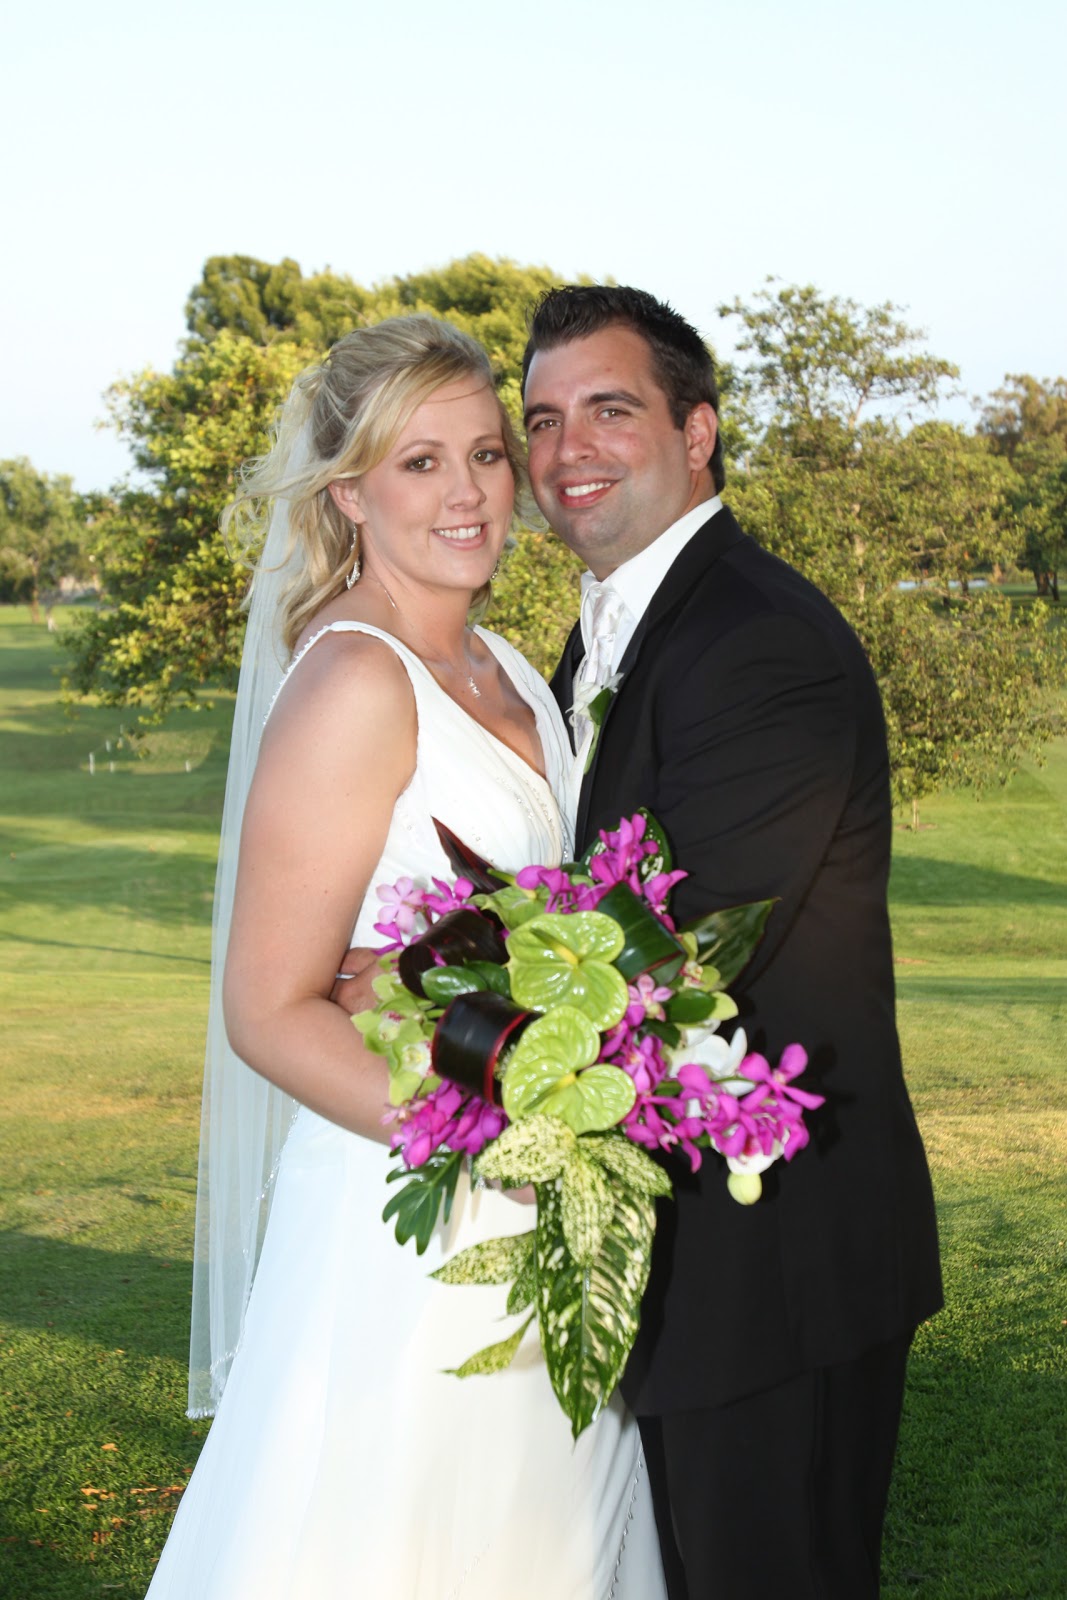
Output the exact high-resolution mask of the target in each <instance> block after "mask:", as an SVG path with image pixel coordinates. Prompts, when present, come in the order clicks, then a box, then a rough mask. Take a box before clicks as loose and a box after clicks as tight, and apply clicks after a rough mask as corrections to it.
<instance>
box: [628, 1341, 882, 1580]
mask: <svg viewBox="0 0 1067 1600" xmlns="http://www.w3.org/2000/svg"><path fill="white" fill-rule="evenodd" d="M911 1340H912V1335H911V1334H906V1335H904V1336H902V1337H900V1338H897V1339H893V1340H891V1341H890V1342H889V1343H888V1344H883V1345H879V1346H878V1347H877V1348H876V1349H873V1350H870V1351H868V1352H866V1353H865V1354H864V1355H862V1356H860V1357H859V1358H858V1359H857V1360H855V1361H848V1362H843V1363H841V1364H840V1365H838V1366H832V1367H820V1368H817V1369H816V1370H815V1371H813V1372H805V1373H802V1374H801V1375H800V1376H799V1377H797V1378H792V1379H790V1380H789V1381H788V1382H787V1383H783V1384H779V1385H778V1386H777V1387H776V1388H774V1389H768V1390H766V1391H764V1392H762V1393H760V1394H754V1395H747V1396H746V1397H745V1398H744V1399H743V1400H737V1401H734V1402H733V1403H732V1404H731V1405H727V1406H719V1407H717V1408H715V1409H712V1410H705V1411H687V1412H672V1413H670V1414H669V1415H667V1416H662V1417H640V1418H639V1419H638V1421H639V1422H640V1426H641V1438H642V1442H643V1444H644V1448H645V1460H646V1463H647V1466H648V1474H649V1483H650V1486H651V1489H652V1498H653V1503H654V1505H655V1511H656V1524H657V1528H658V1530H659V1536H660V1545H661V1548H662V1550H663V1565H664V1571H665V1573H666V1577H667V1591H668V1594H669V1596H670V1600H781V1597H782V1596H783V1595H786V1594H787V1595H789V1596H790V1600H877V1596H878V1593H879V1568H880V1561H881V1545H882V1523H883V1521H884V1518H885V1507H886V1500H887V1499H888V1496H889V1480H890V1476H891V1474H892V1471H893V1454H894V1451H895V1450H896V1443H897V1432H898V1429H899V1425H900V1410H901V1404H902V1401H903V1396H904V1371H905V1366H906V1364H907V1358H908V1349H909V1346H910V1344H911Z"/></svg>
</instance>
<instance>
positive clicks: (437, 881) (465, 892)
mask: <svg viewBox="0 0 1067 1600" xmlns="http://www.w3.org/2000/svg"><path fill="white" fill-rule="evenodd" d="M432 882H433V886H434V890H435V891H436V892H435V893H434V892H431V891H430V890H429V889H427V890H426V891H425V892H424V893H423V897H422V903H423V905H424V906H425V907H426V908H427V909H428V910H430V911H432V912H433V913H434V915H435V916H437V917H443V916H445V915H446V913H447V912H449V911H469V910H471V909H472V902H471V895H472V894H473V893H474V885H473V883H472V882H471V880H470V879H469V878H457V879H456V881H455V883H446V882H445V880H444V879H443V878H434V879H433V880H432Z"/></svg>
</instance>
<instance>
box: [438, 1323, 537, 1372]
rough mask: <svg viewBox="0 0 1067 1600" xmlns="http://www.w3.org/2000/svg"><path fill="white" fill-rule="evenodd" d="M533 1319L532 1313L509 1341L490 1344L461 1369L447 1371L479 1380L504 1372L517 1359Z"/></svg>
mask: <svg viewBox="0 0 1067 1600" xmlns="http://www.w3.org/2000/svg"><path fill="white" fill-rule="evenodd" d="M533 1319H534V1313H533V1312H532V1311H531V1312H530V1315H529V1316H528V1317H527V1318H526V1321H525V1322H524V1323H523V1325H522V1327H521V1328H519V1329H517V1331H516V1332H515V1333H513V1334H512V1335H511V1337H510V1338H509V1339H501V1341H500V1343H499V1344H488V1345H486V1347H485V1349H484V1350H479V1351H478V1352H477V1353H476V1354H475V1355H473V1356H468V1357H467V1360H466V1361H464V1363H463V1365H462V1366H461V1367H446V1368H445V1371H446V1372H447V1373H449V1374H450V1375H451V1376H452V1377H454V1378H477V1377H481V1376H482V1375H483V1374H484V1373H488V1372H503V1371H504V1369H505V1367H510V1366H511V1363H512V1361H513V1360H514V1359H515V1352H516V1351H517V1350H518V1348H519V1346H520V1344H521V1343H522V1338H523V1334H524V1333H525V1332H526V1330H527V1328H528V1327H529V1326H530V1323H531V1322H532V1321H533Z"/></svg>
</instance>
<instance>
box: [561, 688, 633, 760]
mask: <svg viewBox="0 0 1067 1600" xmlns="http://www.w3.org/2000/svg"><path fill="white" fill-rule="evenodd" d="M622 680H623V674H622V673H621V672H613V673H612V675H611V677H610V678H609V679H608V681H607V683H580V684H579V685H578V688H577V689H576V690H575V693H574V704H573V706H571V709H570V723H571V727H572V728H574V729H575V730H577V728H578V723H579V719H580V718H581V717H588V719H589V721H590V722H591V723H592V724H593V737H592V739H591V740H590V743H589V749H588V751H587V752H586V757H585V766H584V768H583V769H582V770H583V772H588V771H589V768H590V767H591V766H592V764H593V752H594V751H595V749H596V745H597V740H598V739H599V738H600V729H601V726H602V725H603V722H604V717H605V716H606V714H607V709H608V706H609V705H610V704H611V702H612V699H613V698H614V696H615V695H616V693H617V692H618V688H619V684H620V683H621V682H622Z"/></svg>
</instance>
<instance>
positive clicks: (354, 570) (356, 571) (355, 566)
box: [345, 528, 363, 589]
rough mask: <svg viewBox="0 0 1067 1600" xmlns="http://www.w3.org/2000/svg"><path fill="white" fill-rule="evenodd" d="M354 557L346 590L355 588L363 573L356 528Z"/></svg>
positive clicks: (346, 580) (354, 532) (354, 531)
mask: <svg viewBox="0 0 1067 1600" xmlns="http://www.w3.org/2000/svg"><path fill="white" fill-rule="evenodd" d="M352 555H353V561H352V565H351V567H350V568H349V571H348V573H347V575H346V577H345V588H346V589H354V588H355V586H356V584H357V583H358V582H359V575H360V573H361V572H362V571H363V563H362V561H361V560H360V558H359V532H358V529H356V528H353V529H352Z"/></svg>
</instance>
